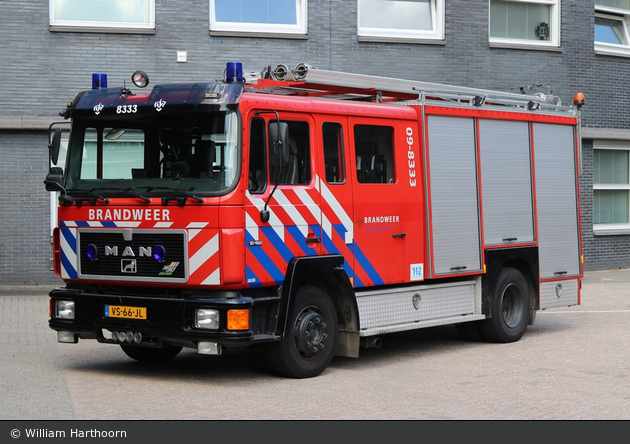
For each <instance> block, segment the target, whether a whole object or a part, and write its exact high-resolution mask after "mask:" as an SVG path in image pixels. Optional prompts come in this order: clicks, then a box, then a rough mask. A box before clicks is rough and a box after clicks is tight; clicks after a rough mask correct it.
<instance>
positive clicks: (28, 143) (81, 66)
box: [0, 0, 630, 284]
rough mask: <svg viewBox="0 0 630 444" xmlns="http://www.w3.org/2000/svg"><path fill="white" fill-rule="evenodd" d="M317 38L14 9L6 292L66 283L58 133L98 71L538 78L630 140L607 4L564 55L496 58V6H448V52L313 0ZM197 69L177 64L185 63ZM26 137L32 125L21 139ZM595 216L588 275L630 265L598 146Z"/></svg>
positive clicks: (12, 2) (571, 18) (625, 66)
mask: <svg viewBox="0 0 630 444" xmlns="http://www.w3.org/2000/svg"><path fill="white" fill-rule="evenodd" d="M308 7H309V9H308V39H284V38H264V37H257V38H247V37H215V36H210V35H209V32H208V23H209V2H208V1H207V0H186V1H183V0H179V1H177V0H156V32H155V34H154V35H132V34H102V33H69V32H50V31H49V29H48V23H49V17H48V2H47V1H42V0H3V1H2V2H0V17H2V18H3V23H2V27H0V41H1V42H2V45H0V60H2V62H1V63H2V64H1V65H0V172H1V174H2V175H1V177H0V196H2V197H0V199H2V200H1V201H0V209H1V211H2V218H0V233H2V234H1V236H2V244H1V245H2V246H3V249H2V250H1V251H0V264H1V265H2V269H1V270H0V274H1V276H2V281H3V282H4V283H6V284H22V283H36V282H43V281H56V278H55V277H54V276H52V273H51V272H50V271H49V269H48V267H49V264H48V258H49V252H50V242H49V203H48V202H49V201H48V193H47V192H46V191H45V190H44V186H43V184H42V180H43V178H44V176H45V174H46V164H47V162H46V142H47V138H46V133H45V131H43V129H44V128H45V125H43V124H39V126H38V125H35V126H36V127H38V128H39V131H32V130H30V129H29V128H30V126H29V124H28V122H29V121H32V120H34V121H36V122H37V121H38V120H37V119H41V120H43V121H46V120H59V116H58V112H59V111H60V110H61V109H63V107H64V105H65V103H66V102H68V101H69V100H71V99H72V98H73V97H74V96H75V95H76V93H77V92H79V91H81V90H83V89H87V88H90V87H91V73H92V72H106V73H107V74H108V83H109V85H110V86H116V85H121V86H122V84H123V82H126V84H127V85H130V76H131V73H132V72H133V71H134V70H136V69H142V70H144V71H145V72H147V73H148V74H149V76H150V78H151V83H153V84H155V83H162V82H173V81H195V80H199V81H207V80H214V79H217V78H220V77H221V76H222V74H223V69H224V66H225V62H226V61H230V60H238V61H241V62H243V66H244V70H245V71H260V70H261V69H262V68H264V67H265V66H267V65H276V64H278V63H285V64H287V65H288V66H291V67H292V66H294V65H296V64H297V63H299V62H307V63H309V64H310V65H311V66H314V67H319V68H324V69H332V70H339V71H348V72H357V73H366V74H373V75H382V76H391V77H400V78H408V79H417V80H423V81H433V82H439V83H452V84H459V85H463V86H474V87H479V88H487V89H499V90H507V91H510V90H513V91H518V89H519V87H521V86H529V85H532V84H533V83H534V82H536V81H540V82H541V83H543V84H545V85H548V86H550V87H551V88H552V89H553V91H554V93H555V94H557V95H559V96H561V97H562V99H563V101H564V102H565V103H567V102H570V101H571V98H572V96H573V94H574V92H576V91H578V90H580V91H583V92H584V93H585V96H586V100H587V104H586V106H585V107H584V112H583V121H584V125H585V127H590V128H603V129H606V128H610V129H624V130H630V122H629V121H628V120H629V118H630V101H628V100H627V98H626V94H627V86H628V80H627V79H628V78H630V76H629V74H630V72H629V67H630V60H629V59H627V58H623V57H610V56H597V55H595V54H594V53H593V0H585V1H579V2H577V1H566V0H564V1H563V2H562V8H561V12H562V29H561V42H562V45H561V46H562V47H561V51H538V50H535V51H531V50H524V49H506V48H491V47H490V45H489V44H488V24H487V21H488V2H487V1H485V0H484V1H475V2H471V1H467V0H460V1H455V0H446V26H445V36H446V40H445V44H408V43H374V42H359V41H358V39H357V35H356V30H357V29H356V28H357V19H356V13H357V5H356V1H353V0H310V1H309V2H308ZM177 51H187V52H188V62H187V63H177V61H176V52H177ZM20 128H23V129H21V130H20ZM584 161H585V164H584V169H585V174H584V177H583V180H582V189H581V192H582V198H583V204H582V216H583V231H584V253H585V257H586V262H585V266H586V269H587V270H597V269H609V268H615V267H630V253H629V249H628V244H630V236H601V237H594V236H593V234H592V191H591V190H592V144H590V143H589V142H588V141H587V143H585V144H584Z"/></svg>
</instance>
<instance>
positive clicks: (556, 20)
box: [488, 0, 561, 49]
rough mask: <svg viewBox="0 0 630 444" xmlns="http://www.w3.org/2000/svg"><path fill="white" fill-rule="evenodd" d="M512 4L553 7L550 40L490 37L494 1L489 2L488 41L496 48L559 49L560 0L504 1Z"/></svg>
mask: <svg viewBox="0 0 630 444" xmlns="http://www.w3.org/2000/svg"><path fill="white" fill-rule="evenodd" d="M503 1H506V2H512V3H529V4H540V5H549V6H551V14H550V18H549V31H550V35H549V40H529V39H513V38H505V37H502V38H499V37H490V27H491V25H492V23H491V12H490V11H491V8H492V0H489V2H488V39H489V41H490V43H491V44H494V45H496V46H518V47H526V48H527V47H531V48H535V49H545V48H549V49H551V48H558V47H559V46H560V17H561V14H560V0H503Z"/></svg>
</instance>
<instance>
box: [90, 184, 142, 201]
mask: <svg viewBox="0 0 630 444" xmlns="http://www.w3.org/2000/svg"><path fill="white" fill-rule="evenodd" d="M90 191H119V192H121V193H126V194H128V195H129V196H133V197H137V198H138V199H142V200H143V201H145V202H151V198H149V197H146V196H143V195H142V194H138V193H136V192H134V191H133V188H126V189H125V188H112V187H103V188H92V189H91V190H90Z"/></svg>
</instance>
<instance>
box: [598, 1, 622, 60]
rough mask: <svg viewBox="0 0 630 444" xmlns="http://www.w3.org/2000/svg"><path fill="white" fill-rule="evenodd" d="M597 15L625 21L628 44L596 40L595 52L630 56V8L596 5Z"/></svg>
mask: <svg viewBox="0 0 630 444" xmlns="http://www.w3.org/2000/svg"><path fill="white" fill-rule="evenodd" d="M595 17H602V18H606V19H612V20H619V21H621V22H622V23H623V27H624V31H625V34H626V40H627V41H628V44H627V45H616V44H614V43H604V42H597V41H595V42H594V44H595V54H603V55H612V56H620V57H630V31H629V28H630V9H619V8H612V7H609V6H601V5H597V4H596V5H595Z"/></svg>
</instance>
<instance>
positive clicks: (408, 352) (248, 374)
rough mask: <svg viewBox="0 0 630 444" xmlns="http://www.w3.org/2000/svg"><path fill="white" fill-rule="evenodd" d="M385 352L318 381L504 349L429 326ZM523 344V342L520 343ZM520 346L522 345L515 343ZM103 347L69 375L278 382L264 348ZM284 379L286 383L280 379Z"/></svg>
mask: <svg viewBox="0 0 630 444" xmlns="http://www.w3.org/2000/svg"><path fill="white" fill-rule="evenodd" d="M569 328H572V326H571V325H570V324H566V323H562V322H557V321H556V322H553V323H548V322H543V323H540V325H534V326H529V328H528V331H527V332H526V334H525V336H524V337H523V338H522V339H521V341H539V340H540V341H545V342H546V339H545V336H548V335H553V334H555V333H557V332H559V331H562V330H566V329H569ZM381 339H382V342H381V347H380V348H378V349H376V348H361V349H360V352H359V357H358V358H356V359H355V358H346V357H339V356H336V357H335V358H334V359H333V361H332V363H331V364H330V366H329V367H328V369H327V370H326V371H324V373H323V374H322V375H321V376H320V377H326V376H330V377H333V376H334V374H335V372H337V371H349V370H353V371H354V370H361V369H379V368H384V367H387V366H390V365H391V364H392V362H396V363H400V362H401V361H404V360H409V363H410V365H411V364H413V363H414V362H416V361H417V359H418V358H419V357H427V356H442V355H444V354H448V353H453V354H455V355H454V358H456V359H459V358H457V356H460V357H461V355H462V353H463V354H465V355H466V356H468V355H469V354H471V353H473V354H474V353H476V352H477V351H483V352H484V353H492V348H493V347H494V348H496V347H501V346H504V345H505V344H492V343H487V342H475V341H471V340H465V339H462V337H461V336H460V335H459V333H458V332H457V330H456V328H455V327H454V326H444V327H431V328H425V329H420V330H413V331H407V332H399V333H391V334H388V335H385V336H383V337H382V338H381ZM519 342H520V341H519ZM516 344H518V343H516ZM103 347H104V346H103V345H101V344H95V345H94V347H90V350H89V351H88V352H86V353H82V354H81V358H82V359H80V360H79V361H73V360H72V358H69V359H64V364H63V365H64V367H65V368H66V369H68V370H73V371H79V372H90V373H97V374H103V375H105V374H110V373H115V374H117V375H119V376H123V377H137V378H142V379H154V380H162V379H165V378H176V379H178V380H179V381H181V382H183V381H195V382H204V383H205V382H211V383H212V384H220V385H229V384H231V383H238V384H242V383H243V381H244V380H252V381H257V382H261V381H264V380H267V379H279V378H280V377H279V376H277V375H276V374H274V373H273V371H272V370H271V368H270V366H269V365H268V364H267V362H266V359H265V356H264V351H263V348H262V347H250V348H247V349H239V350H224V352H223V354H222V355H221V356H209V355H199V354H198V353H197V352H196V351H195V350H192V349H184V350H182V352H181V353H180V354H179V355H178V356H176V357H175V358H174V359H173V360H172V361H169V362H167V363H161V364H152V363H144V362H137V361H134V360H132V359H131V358H129V357H127V356H126V355H125V354H124V353H123V351H122V350H110V351H109V352H107V353H100V350H101V349H102V348H103ZM280 379H282V378H280Z"/></svg>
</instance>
